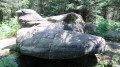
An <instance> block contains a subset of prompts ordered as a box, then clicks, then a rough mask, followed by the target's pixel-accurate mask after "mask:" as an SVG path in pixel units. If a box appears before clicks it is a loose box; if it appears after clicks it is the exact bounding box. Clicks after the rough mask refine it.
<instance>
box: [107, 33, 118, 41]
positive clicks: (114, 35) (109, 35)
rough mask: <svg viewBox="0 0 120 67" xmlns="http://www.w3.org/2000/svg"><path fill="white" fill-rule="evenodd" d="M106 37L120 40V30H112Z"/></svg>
mask: <svg viewBox="0 0 120 67" xmlns="http://www.w3.org/2000/svg"><path fill="white" fill-rule="evenodd" d="M105 37H108V38H111V39H113V40H116V41H120V31H110V32H108V33H107V34H106V35H105Z"/></svg>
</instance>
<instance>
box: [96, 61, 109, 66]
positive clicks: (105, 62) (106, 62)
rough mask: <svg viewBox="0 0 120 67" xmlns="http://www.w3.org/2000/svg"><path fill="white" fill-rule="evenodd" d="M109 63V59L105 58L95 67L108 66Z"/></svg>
mask: <svg viewBox="0 0 120 67" xmlns="http://www.w3.org/2000/svg"><path fill="white" fill-rule="evenodd" d="M107 65H108V61H107V60H105V59H104V60H102V61H101V62H99V63H98V64H97V65H96V66H95V67H107Z"/></svg>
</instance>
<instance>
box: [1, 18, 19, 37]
mask: <svg viewBox="0 0 120 67" xmlns="http://www.w3.org/2000/svg"><path fill="white" fill-rule="evenodd" d="M0 23H1V24H0V36H1V37H0V39H3V38H7V37H11V36H13V35H15V33H16V32H17V30H18V29H19V27H20V26H19V25H18V23H17V18H16V17H15V18H11V19H10V20H5V21H2V22H0Z"/></svg>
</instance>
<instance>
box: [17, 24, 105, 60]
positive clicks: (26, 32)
mask: <svg viewBox="0 0 120 67" xmlns="http://www.w3.org/2000/svg"><path fill="white" fill-rule="evenodd" d="M17 45H18V47H19V49H20V52H21V53H23V54H26V55H30V56H35V57H38V58H45V59H74V58H77V57H81V56H84V55H87V54H96V53H100V52H103V51H104V48H105V40H104V39H103V38H102V37H98V36H93V35H89V34H84V33H80V32H73V31H67V30H60V29H56V28H53V29H52V28H51V27H50V28H49V27H47V28H46V27H44V26H43V27H42V26H40V27H38V26H34V27H29V28H22V29H20V30H18V32H17Z"/></svg>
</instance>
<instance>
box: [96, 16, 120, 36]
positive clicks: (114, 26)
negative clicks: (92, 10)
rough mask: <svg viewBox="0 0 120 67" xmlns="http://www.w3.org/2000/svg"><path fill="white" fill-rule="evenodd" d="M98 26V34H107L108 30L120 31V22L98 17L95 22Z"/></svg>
mask: <svg viewBox="0 0 120 67" xmlns="http://www.w3.org/2000/svg"><path fill="white" fill-rule="evenodd" d="M94 23H95V24H96V25H97V26H98V28H97V32H96V33H95V34H96V35H99V36H105V34H106V33H107V32H108V31H120V22H118V21H113V20H106V19H104V18H102V17H98V18H97V19H96V21H95V22H94Z"/></svg>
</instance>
